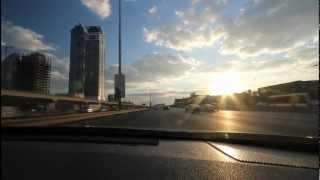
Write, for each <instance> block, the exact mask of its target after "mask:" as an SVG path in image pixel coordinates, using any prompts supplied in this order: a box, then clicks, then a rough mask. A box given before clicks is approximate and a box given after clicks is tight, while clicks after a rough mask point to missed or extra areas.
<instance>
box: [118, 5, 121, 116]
mask: <svg viewBox="0 0 320 180" xmlns="http://www.w3.org/2000/svg"><path fill="white" fill-rule="evenodd" d="M118 35H119V66H118V81H119V80H120V79H121V78H120V77H121V0H119V34H118ZM119 83H120V82H119ZM118 88H119V87H118ZM118 105H119V110H120V109H121V90H120V89H119V91H118Z"/></svg>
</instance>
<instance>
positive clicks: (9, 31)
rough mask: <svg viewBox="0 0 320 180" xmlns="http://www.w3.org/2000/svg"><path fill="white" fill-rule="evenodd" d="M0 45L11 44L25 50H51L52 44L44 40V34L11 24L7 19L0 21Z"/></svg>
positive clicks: (52, 48)
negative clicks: (0, 38)
mask: <svg viewBox="0 0 320 180" xmlns="http://www.w3.org/2000/svg"><path fill="white" fill-rule="evenodd" d="M1 37H2V40H1V45H4V44H6V45H8V46H13V47H14V48H17V49H22V50H27V51H52V50H55V48H54V47H53V45H51V44H49V43H46V42H44V36H43V35H41V34H38V33H36V32H34V31H33V30H31V29H28V28H24V27H21V26H18V25H15V24H13V23H12V22H9V21H3V22H1Z"/></svg>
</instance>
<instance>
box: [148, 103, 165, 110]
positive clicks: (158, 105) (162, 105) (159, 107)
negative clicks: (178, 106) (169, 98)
mask: <svg viewBox="0 0 320 180" xmlns="http://www.w3.org/2000/svg"><path fill="white" fill-rule="evenodd" d="M164 106H165V105H164V104H156V105H153V106H151V109H153V110H161V109H163V108H164Z"/></svg>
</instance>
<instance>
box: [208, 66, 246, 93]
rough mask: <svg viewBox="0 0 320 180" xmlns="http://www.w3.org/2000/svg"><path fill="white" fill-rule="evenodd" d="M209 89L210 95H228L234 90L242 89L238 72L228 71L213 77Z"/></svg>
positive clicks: (243, 88)
mask: <svg viewBox="0 0 320 180" xmlns="http://www.w3.org/2000/svg"><path fill="white" fill-rule="evenodd" d="M208 89H209V94H210V95H230V94H233V93H235V92H240V91H244V90H245V87H244V85H243V83H242V82H241V77H240V73H238V72H234V71H229V72H224V73H221V74H219V75H217V76H216V77H214V79H213V81H212V83H211V85H210V87H209V88H208Z"/></svg>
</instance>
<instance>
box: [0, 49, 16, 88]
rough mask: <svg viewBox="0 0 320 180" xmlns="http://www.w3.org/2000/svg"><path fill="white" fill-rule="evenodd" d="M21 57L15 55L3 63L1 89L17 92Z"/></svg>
mask: <svg viewBox="0 0 320 180" xmlns="http://www.w3.org/2000/svg"><path fill="white" fill-rule="evenodd" d="M20 58H21V56H20V55H19V54H17V53H13V54H11V55H9V56H8V57H6V58H5V59H4V60H3V61H1V89H8V90H17V89H18V81H19V76H18V75H19V72H18V67H19V64H20Z"/></svg>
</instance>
